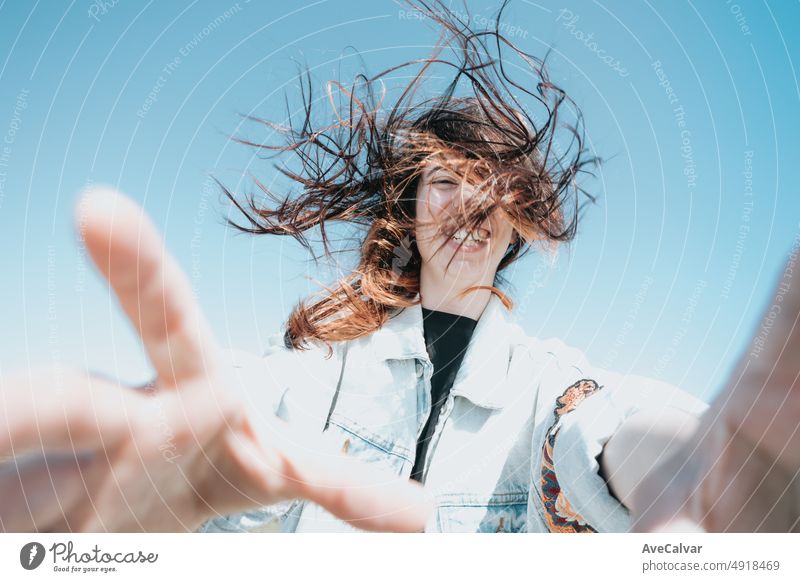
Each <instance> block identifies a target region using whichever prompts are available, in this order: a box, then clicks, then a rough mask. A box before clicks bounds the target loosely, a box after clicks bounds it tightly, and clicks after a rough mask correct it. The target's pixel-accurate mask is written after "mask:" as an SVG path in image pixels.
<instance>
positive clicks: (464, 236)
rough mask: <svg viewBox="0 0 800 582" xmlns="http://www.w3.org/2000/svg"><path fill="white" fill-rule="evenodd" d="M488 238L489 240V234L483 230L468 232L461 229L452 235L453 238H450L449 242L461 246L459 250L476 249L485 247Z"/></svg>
mask: <svg viewBox="0 0 800 582" xmlns="http://www.w3.org/2000/svg"><path fill="white" fill-rule="evenodd" d="M490 238H491V236H490V233H489V231H488V230H487V229H485V228H480V229H478V230H473V231H471V232H468V231H467V230H466V229H464V228H461V229H459V230H457V231H456V232H455V233H454V234H453V236H451V237H450V241H451V242H453V243H455V244H456V245H461V248H465V249H478V248H480V247H483V246H486V244H487V242H488V240H489V239H490ZM462 243H463V244H462Z"/></svg>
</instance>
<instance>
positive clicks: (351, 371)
mask: <svg viewBox="0 0 800 582" xmlns="http://www.w3.org/2000/svg"><path fill="white" fill-rule="evenodd" d="M313 346H314V347H313V349H311V350H306V351H303V350H290V349H287V348H286V347H284V345H283V340H282V336H281V335H280V334H276V335H275V336H273V337H272V338H271V344H270V347H269V348H268V350H267V352H266V354H265V355H264V357H263V358H258V357H257V356H254V355H252V354H247V353H244V352H240V351H235V350H230V351H228V352H226V357H227V358H229V362H230V365H231V366H233V367H234V368H236V369H237V371H238V372H239V377H240V378H243V380H242V381H244V382H249V383H251V384H252V386H251V388H252V387H255V388H256V389H258V390H265V391H268V392H267V393H266V394H267V395H268V402H269V403H270V406H271V407H272V410H271V411H269V412H267V413H274V414H277V415H278V416H279V417H281V418H283V419H284V420H286V421H287V422H290V423H293V424H294V425H295V426H298V427H302V428H301V429H302V430H309V431H315V432H320V433H322V434H323V437H324V438H330V439H333V440H334V442H335V443H336V445H337V446H339V447H340V448H341V450H342V451H345V452H346V454H348V455H352V456H355V457H357V458H359V459H361V460H363V461H365V462H368V463H378V464H380V465H382V466H384V467H388V468H390V469H391V470H392V471H394V472H395V473H397V474H399V475H403V476H406V477H408V476H409V475H410V473H411V468H412V466H413V464H414V454H415V450H416V442H417V438H418V436H419V434H420V432H421V431H422V427H423V426H424V424H425V421H426V419H427V417H428V414H429V413H430V408H431V402H430V381H431V374H432V372H433V369H432V368H433V366H432V364H431V362H430V359H429V357H428V354H427V350H426V347H425V340H424V335H423V324H422V310H421V307H420V306H419V305H415V306H413V307H409V308H406V309H403V310H400V311H398V312H397V313H396V315H393V317H392V318H390V319H389V321H388V322H387V323H385V324H384V325H383V327H381V328H380V329H379V330H378V331H376V332H374V333H373V334H371V335H369V336H366V337H363V338H359V339H356V340H350V341H345V342H334V343H333V344H332V346H333V348H334V351H333V355H332V356H331V357H330V358H326V357H325V355H326V353H327V349H326V347H325V346H323V345H322V344H316V343H315V344H313ZM666 407H677V408H679V409H682V410H685V411H688V412H690V413H692V414H696V415H699V414H701V413H702V412H703V411H704V410H705V409H706V405H705V404H704V403H702V402H700V401H699V400H697V399H695V398H694V397H692V396H690V395H689V394H687V393H686V392H684V391H682V390H679V389H678V388H676V387H674V386H672V385H670V384H667V383H665V382H662V381H659V380H655V379H652V378H647V377H644V376H638V375H629V374H628V375H623V374H619V373H615V372H611V371H608V370H603V369H599V368H595V367H592V366H591V365H590V364H589V362H587V361H586V358H585V357H584V355H583V353H582V352H581V351H579V350H577V349H575V348H572V347H569V346H567V345H565V344H564V343H563V342H562V341H560V340H557V339H547V340H542V339H537V338H533V337H529V336H527V335H525V333H524V332H523V330H522V329H521V328H520V326H519V325H517V324H516V323H515V322H513V321H512V318H511V314H510V313H509V312H508V311H507V310H506V308H505V307H504V306H503V304H502V302H501V301H500V300H499V298H498V297H496V296H494V295H492V297H491V299H490V301H489V303H488V304H487V307H486V309H485V310H484V312H483V314H482V315H481V317H480V319H479V321H478V324H477V325H476V327H475V331H474V333H473V336H472V340H471V342H470V345H469V347H468V349H467V352H466V354H465V356H464V360H463V362H462V365H461V368H460V369H459V371H458V374H457V376H456V379H455V381H454V383H453V386H452V389H451V391H450V395H449V397H448V399H447V401H446V403H445V405H444V408H443V409H442V412H441V414H440V416H439V420H438V423H437V425H436V428H435V431H434V434H433V437H432V440H431V444H430V447H429V449H428V456H427V458H426V461H425V470H424V481H425V486H426V487H427V488H428V489H429V490H430V491H431V492H432V493H433V494H434V497H435V500H436V510H435V512H434V514H433V515H432V517H431V519H430V520H429V522H428V524H427V525H426V527H425V531H426V532H548V531H552V532H593V531H597V532H611V531H626V530H627V529H628V528H629V525H630V517H629V513H628V510H627V509H626V508H625V507H624V506H623V505H622V504H621V503H619V502H618V501H617V500H616V499H615V498H614V497H613V496H612V495H611V494H610V493H609V490H608V488H607V486H606V484H605V482H604V480H603V479H602V478H601V477H600V475H599V474H598V469H599V465H598V461H597V456H598V455H599V454H600V453H601V452H602V448H603V445H604V444H605V442H606V441H607V440H608V439H609V438H610V437H611V435H612V434H613V433H614V431H615V430H616V429H617V427H618V426H619V425H620V424H621V423H622V422H623V421H624V420H625V419H626V418H627V417H628V416H630V415H631V414H633V413H634V412H636V411H637V410H640V409H643V408H647V409H649V410H655V411H658V410H663V409H664V408H666ZM263 529H277V530H279V531H283V532H304V531H331V532H334V531H336V532H339V531H359V530H357V529H356V528H354V527H353V526H351V525H349V524H347V523H346V522H344V521H342V520H340V519H338V518H336V517H334V516H333V515H331V514H330V513H329V512H327V511H326V510H324V509H322V508H321V507H320V506H318V505H317V504H315V503H313V502H310V501H306V500H289V501H286V502H282V503H277V504H274V505H269V506H266V507H263V508H259V509H256V510H253V511H248V512H244V513H240V514H236V515H230V516H219V517H217V518H214V519H211V520H209V521H207V522H206V523H205V524H204V525H203V526H202V527H201V528H200V529H199V530H198V531H204V532H216V531H259V530H263Z"/></svg>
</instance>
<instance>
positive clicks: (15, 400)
mask: <svg viewBox="0 0 800 582" xmlns="http://www.w3.org/2000/svg"><path fill="white" fill-rule="evenodd" d="M80 212H81V216H80V223H81V225H82V227H83V232H82V235H83V237H84V240H85V242H86V245H87V248H88V250H89V252H90V254H91V256H92V258H93V260H94V262H95V264H96V265H97V267H98V269H99V270H100V272H101V273H102V274H103V276H104V277H105V278H106V279H107V280H108V282H109V283H110V285H111V287H112V288H113V291H114V293H115V294H116V296H117V298H118V300H119V302H120V305H121V306H122V308H123V310H124V311H125V313H126V314H127V316H128V317H129V319H130V321H131V322H132V323H133V325H134V326H135V328H136V330H137V332H138V333H139V335H140V337H141V339H142V342H143V344H144V346H145V348H146V351H147V354H148V356H149V358H150V360H151V362H152V364H153V367H154V369H155V371H156V375H157V378H156V380H155V382H154V384H153V386H152V388H151V389H148V390H144V391H143V390H130V389H125V388H121V387H119V386H118V385H114V384H113V383H112V382H109V381H107V380H105V379H102V378H99V377H97V376H89V375H86V374H82V373H68V374H66V375H63V374H61V375H59V374H56V373H48V372H38V373H32V372H29V373H24V374H18V375H16V376H13V377H10V378H5V379H2V378H0V383H2V389H3V393H4V394H5V395H6V396H5V398H4V400H5V402H4V404H5V406H4V407H2V408H0V415H3V416H4V417H5V418H2V417H0V425H2V424H5V425H6V426H8V428H9V430H8V434H3V433H0V459H2V457H3V456H8V455H13V457H14V461H12V462H10V463H5V464H3V465H0V483H2V484H3V489H4V492H7V494H6V495H4V498H3V499H0V518H2V524H3V528H4V529H6V530H12V531H20V530H30V529H37V530H49V531H53V530H56V531H60V530H73V531H75V530H78V531H111V530H113V531H136V530H142V529H144V530H148V531H165V530H166V531H174V530H193V529H196V527H198V526H199V525H200V524H201V523H202V522H203V521H204V520H205V519H208V518H209V517H211V516H213V515H217V514H225V513H230V512H234V511H237V510H244V509H247V508H250V507H254V506H259V505H264V504H268V503H273V502H276V501H279V500H281V499H287V498H294V497H304V498H307V499H311V500H313V501H316V502H318V503H320V504H321V505H323V506H325V507H326V508H327V509H328V510H330V511H331V512H332V513H334V514H335V515H337V516H339V517H341V518H343V519H346V520H349V521H352V522H353V523H354V524H355V525H358V526H360V527H363V528H365V529H389V530H401V531H402V530H411V531H415V530H419V529H421V528H422V526H423V525H424V523H425V520H426V518H427V513H428V511H429V510H430V502H429V500H428V499H426V498H425V497H424V496H423V492H422V489H421V488H420V487H418V486H416V484H412V483H408V482H404V481H401V480H398V478H397V477H396V476H390V475H387V474H385V473H383V472H379V471H377V470H375V469H372V468H369V467H366V466H363V465H361V464H359V463H356V462H355V461H352V460H351V459H348V458H346V457H344V456H342V455H338V454H335V453H334V452H333V451H329V450H328V449H327V448H326V447H325V446H324V445H323V443H322V441H321V440H316V439H315V438H314V437H313V436H312V435H299V434H295V433H293V432H291V431H290V428H289V427H288V426H286V425H285V424H284V423H282V421H280V419H278V418H277V417H272V418H270V417H268V416H265V415H264V414H263V411H264V410H265V408H263V407H261V406H260V404H262V405H263V403H259V400H258V399H259V395H260V392H259V391H258V390H257V387H254V388H256V390H252V391H250V390H248V388H249V387H248V386H247V385H246V384H242V383H239V382H236V381H235V378H233V377H232V376H231V371H230V370H229V369H228V367H227V366H225V365H224V364H223V362H222V359H221V352H220V350H219V349H218V348H217V346H216V343H215V341H214V338H213V337H212V334H211V333H210V331H209V329H208V326H207V324H206V322H205V319H204V318H203V316H202V314H201V312H200V309H199V308H198V306H197V305H196V303H195V301H194V299H193V297H192V294H191V290H190V287H189V284H188V281H187V280H186V278H185V276H184V275H183V273H182V272H181V271H180V269H179V268H178V266H177V264H176V263H175V261H174V259H172V257H171V256H170V255H169V254H168V253H167V252H166V250H165V249H164V246H163V243H162V241H161V239H160V237H159V235H158V233H157V231H156V230H155V228H154V227H153V225H152V224H151V222H150V221H149V220H148V219H147V217H146V216H145V215H144V213H143V211H142V210H141V209H140V208H139V207H138V206H136V205H135V204H134V203H133V202H131V201H130V200H129V199H127V198H125V197H123V196H121V195H117V194H115V193H113V192H103V191H96V192H94V193H90V194H89V195H88V196H85V197H84V199H83V200H82V203H81V205H80ZM54 385H55V386H57V387H58V388H59V389H58V390H54V389H53V387H54ZM245 403H247V404H245ZM259 408H260V410H259ZM255 419H257V420H255ZM3 421H4V422H3ZM32 421H35V422H32ZM356 491H357V492H358V493H357V494H356ZM356 495H357V497H356ZM32 500H35V501H33V502H32Z"/></svg>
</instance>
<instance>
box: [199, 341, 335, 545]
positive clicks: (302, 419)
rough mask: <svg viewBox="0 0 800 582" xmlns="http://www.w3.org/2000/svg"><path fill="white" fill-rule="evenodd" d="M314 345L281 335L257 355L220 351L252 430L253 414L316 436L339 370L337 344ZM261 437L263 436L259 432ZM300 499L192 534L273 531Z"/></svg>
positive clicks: (224, 519)
mask: <svg viewBox="0 0 800 582" xmlns="http://www.w3.org/2000/svg"><path fill="white" fill-rule="evenodd" d="M331 347H332V348H333V349H332V352H330V353H329V351H328V349H327V347H326V346H324V345H323V344H321V343H318V342H314V343H312V344H311V345H310V349H308V350H294V349H289V348H286V347H285V346H284V345H283V337H282V335H281V334H275V335H273V336H271V337H270V338H269V340H268V345H267V348H266V350H265V351H264V354H263V356H258V355H256V354H253V353H250V352H247V351H243V350H237V349H226V350H223V351H222V354H221V356H222V365H223V370H224V374H226V379H227V381H228V383H229V386H230V387H231V389H233V390H238V391H239V392H240V394H242V396H243V398H244V399H245V400H246V402H247V406H248V409H249V410H250V411H251V412H250V413H251V414H252V415H254V417H255V418H253V419H252V421H253V424H254V426H255V427H256V431H257V432H258V424H259V423H258V418H257V417H258V416H260V415H274V416H277V417H279V418H281V419H282V420H284V421H286V422H287V423H289V424H290V425H291V427H292V429H293V430H296V431H299V432H301V433H303V432H304V431H313V432H322V430H323V428H324V425H325V422H326V420H327V413H328V411H329V409H330V404H331V401H332V397H333V395H334V394H335V391H336V387H337V386H338V383H339V379H340V374H341V370H342V361H343V357H342V351H343V349H342V345H340V344H337V343H332V344H331ZM263 438H268V437H267V434H266V433H264V434H263ZM300 501H301V500H297V499H288V500H285V501H281V502H279V503H275V504H271V505H268V506H264V507H260V508H254V509H252V510H250V511H246V512H242V513H238V514H235V515H226V516H217V517H215V518H213V519H210V520H208V521H207V522H205V523H204V524H203V525H202V526H201V527H200V528H199V529H198V530H197V531H198V532H246V531H253V532H255V531H279V530H280V529H281V528H282V526H283V524H284V523H285V522H286V521H287V517H288V516H289V515H290V513H291V512H292V511H293V510H296V509H297V508H298V507H300V506H301V503H300Z"/></svg>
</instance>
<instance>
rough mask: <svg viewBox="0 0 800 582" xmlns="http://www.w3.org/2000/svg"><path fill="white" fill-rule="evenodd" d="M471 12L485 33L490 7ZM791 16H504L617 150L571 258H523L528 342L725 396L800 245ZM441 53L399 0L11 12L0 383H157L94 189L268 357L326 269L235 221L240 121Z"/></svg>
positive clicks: (1, 54) (600, 177) (603, 146)
mask: <svg viewBox="0 0 800 582" xmlns="http://www.w3.org/2000/svg"><path fill="white" fill-rule="evenodd" d="M454 6H455V7H457V8H459V9H460V6H459V5H457V4H456V5H454ZM469 7H470V11H471V12H472V14H473V23H474V24H477V25H480V24H481V23H485V22H487V21H490V20H491V19H492V18H493V16H494V14H495V12H496V9H497V2H495V1H488V0H481V1H471V0H470V2H469ZM798 25H800V4H798V3H797V2H757V1H744V0H742V1H739V2H726V1H724V0H719V1H714V2H682V1H679V2H673V1H669V2H667V1H661V2H652V1H643V2H635V3H634V2H621V1H616V2H602V3H601V2H590V1H573V0H563V1H562V2H559V3H552V2H540V3H536V2H529V1H526V0H513V1H512V3H511V6H510V7H509V9H508V11H507V13H506V14H505V15H504V19H503V23H502V26H503V28H504V30H505V32H507V33H508V34H509V36H511V37H512V39H513V40H514V41H516V42H517V43H518V44H519V45H520V46H521V47H522V48H523V49H525V50H526V51H528V52H531V53H535V54H539V55H543V54H544V52H545V50H546V49H547V47H549V46H552V47H553V54H552V55H551V60H550V61H549V62H550V70H551V74H552V77H553V79H554V80H555V81H556V82H557V83H558V84H559V85H561V86H562V87H563V88H564V89H565V90H566V91H567V93H568V94H569V95H570V96H571V97H572V98H573V99H574V100H575V101H576V102H577V103H578V105H579V106H580V107H581V108H582V110H583V113H584V115H585V119H586V131H587V137H588V139H589V142H588V144H587V145H588V146H589V148H590V149H591V151H592V153H593V154H596V155H599V156H601V157H603V158H606V159H607V162H606V163H605V165H604V166H603V167H602V168H601V170H600V172H599V173H598V174H597V179H593V180H589V181H584V186H586V187H587V188H588V189H589V190H590V191H592V192H594V193H596V194H597V195H598V196H599V202H598V204H597V205H595V206H593V207H590V208H588V209H587V212H586V215H585V220H584V222H583V223H582V225H581V228H580V234H579V237H578V239H577V240H576V242H575V243H573V244H572V246H571V247H570V248H569V250H566V251H565V252H563V253H562V254H561V256H560V257H559V260H558V261H557V263H556V265H555V267H554V268H549V267H547V266H546V265H545V263H544V262H543V261H542V259H541V258H540V257H539V256H536V255H530V256H529V257H528V259H527V260H526V261H523V262H521V263H519V264H518V265H517V267H516V269H515V270H514V273H513V277H512V278H513V288H512V289H511V293H512V297H514V298H515V299H516V301H517V309H518V317H519V319H520V321H521V323H522V324H523V326H524V327H525V328H526V329H527V330H528V332H529V333H530V334H532V335H538V336H542V337H550V336H558V337H561V338H563V339H564V340H565V341H566V342H567V343H570V344H572V345H575V346H577V347H580V348H581V349H583V350H584V351H586V353H587V354H588V356H589V357H590V359H591V360H592V361H593V362H595V363H596V364H598V365H603V366H606V367H611V368H614V369H619V370H622V371H632V372H636V373H640V374H645V375H648V376H655V377H659V378H662V379H664V380H667V381H669V382H672V383H675V384H679V385H681V386H682V387H684V388H685V389H687V390H689V391H690V392H693V393H695V394H698V395H700V396H701V397H703V398H706V399H707V398H709V397H710V396H711V395H712V394H713V393H714V392H715V391H716V390H718V389H719V388H720V387H721V383H722V382H723V380H724V378H725V375H726V374H727V373H728V372H729V370H730V367H731V366H732V364H733V362H734V361H735V358H736V356H737V354H738V353H739V351H740V350H741V349H742V348H743V344H744V343H745V342H746V340H747V339H748V337H749V336H750V335H751V333H752V330H753V326H754V325H755V323H756V321H757V319H758V317H759V315H760V312H761V309H762V307H763V305H764V303H765V302H766V301H767V299H768V294H769V292H770V290H771V288H772V285H773V282H774V279H775V277H776V275H777V273H778V269H779V267H780V265H781V264H782V262H783V259H784V256H785V254H786V253H787V252H788V249H789V247H790V245H791V243H792V240H793V239H794V237H795V236H796V235H797V234H798V232H799V231H800V227H799V226H798V223H799V222H800V198H799V195H798V188H797V186H796V184H797V183H798V181H799V180H798V179H799V178H800V168H798V166H799V165H800V164H798V160H800V146H799V145H798V143H799V140H798V137H797V136H798V135H800V114H799V113H800V91H799V90H798V78H797V77H798V71H797V65H798V64H800V38H798V36H797V33H796V31H797V29H798ZM435 38H436V34H435V31H434V30H432V29H431V28H430V27H429V26H428V25H427V24H426V23H425V22H422V21H420V20H419V19H417V18H415V17H414V15H413V14H410V13H409V12H408V9H407V8H406V7H405V6H402V5H398V4H395V3H393V2H391V1H389V0H376V1H373V2H348V1H343V0H321V1H318V2H308V1H306V0H303V1H298V2H282V3H275V2H269V3H266V2H264V3H260V2H258V3H257V2H247V1H245V0H240V1H239V2H238V3H228V2H200V1H197V2H168V3H167V2H160V3H155V2H152V1H151V2H147V3H145V2H134V1H132V0H118V1H116V2H113V1H111V0H107V1H106V2H102V1H99V0H98V1H96V2H90V1H88V0H86V1H73V2H60V3H54V2H41V1H39V2H22V1H16V2H12V1H5V2H1V3H0V47H1V50H0V242H1V243H2V249H3V258H4V263H5V275H4V277H3V278H2V283H0V304H2V305H3V311H2V318H3V325H2V329H3V331H2V350H1V351H0V371H2V372H4V373H5V372H9V371H10V370H12V369H15V368H20V367H26V366H32V365H56V366H62V367H66V366H77V367H88V368H92V369H97V370H102V371H105V372H106V373H110V374H114V375H117V376H120V377H122V378H125V379H129V380H131V381H136V380H139V379H143V378H145V377H147V376H149V374H150V372H149V369H148V367H147V363H146V360H145V359H144V357H143V354H142V352H141V350H140V348H139V347H138V342H137V340H136V337H135V335H134V334H133V333H132V330H131V328H130V326H129V325H128V323H127V322H126V321H125V320H124V318H123V317H122V315H121V312H120V311H119V309H118V308H117V306H116V303H115V302H114V301H113V300H112V299H110V298H109V296H108V293H107V289H106V286H105V284H104V283H103V282H102V281H101V280H100V279H99V278H98V277H97V275H96V274H95V272H94V271H93V268H92V267H91V265H90V264H88V263H87V257H86V255H85V253H84V252H83V251H82V249H81V248H80V246H79V244H78V243H77V241H76V237H75V233H74V229H73V225H72V207H73V205H74V202H75V198H76V195H77V193H78V192H79V190H80V189H81V188H82V187H83V186H84V185H86V184H87V183H91V182H93V183H99V182H104V183H110V184H113V185H115V186H117V187H119V188H120V189H122V190H123V191H125V192H127V193H128V194H130V195H131V196H132V197H134V198H135V199H137V200H138V201H140V202H141V203H142V204H144V206H145V207H146V208H147V209H148V210H149V212H150V213H151V215H152V216H153V217H154V220H155V221H156V223H157V224H158V225H159V226H160V227H161V228H162V229H163V230H164V232H165V234H166V238H167V242H168V245H169V247H170V249H171V250H172V252H173V253H174V254H175V255H176V256H177V258H178V260H179V261H180V263H181V264H182V265H183V266H184V267H185V269H186V270H187V272H188V273H189V275H190V277H191V279H192V283H193V286H194V288H195V290H196V292H197V296H198V298H199V300H200V302H201V304H202V306H203V307H204V309H205V311H206V313H207V314H208V317H209V319H210V321H211V323H212V326H213V328H214V330H215V331H216V333H217V334H218V336H219V338H220V342H221V343H222V344H225V345H232V346H235V347H239V348H244V349H249V350H252V351H256V352H257V351H259V350H260V349H261V346H262V345H263V343H264V341H265V339H266V337H267V336H268V335H270V334H272V333H274V332H276V331H278V330H279V329H280V327H281V325H282V323H283V321H284V320H285V317H286V315H287V314H288V312H289V310H290V309H291V307H292V306H293V305H294V303H295V301H296V300H297V299H298V298H299V297H301V296H303V295H306V294H307V293H308V292H309V291H310V290H311V289H312V288H313V287H312V285H311V283H309V281H308V280H307V279H306V276H307V275H314V274H315V273H316V271H315V268H314V266H313V264H308V263H307V262H305V261H304V254H303V252H302V251H301V250H300V249H299V248H298V247H297V245H296V244H295V243H293V242H292V241H287V240H283V239H267V238H254V237H248V236H245V235H241V234H234V232H233V231H232V230H231V229H230V228H228V227H226V226H225V225H224V224H223V223H222V220H221V218H222V216H224V213H225V212H226V208H227V207H226V206H225V205H224V204H223V201H222V200H221V199H220V197H219V193H218V191H217V190H216V189H214V188H212V187H210V184H209V181H208V176H209V175H210V174H213V175H215V176H217V177H219V178H220V179H222V180H223V181H225V182H226V183H227V184H228V185H230V186H231V187H233V188H235V189H236V190H238V191H245V190H246V188H249V187H250V184H249V182H248V181H247V180H248V178H247V174H248V173H252V174H254V175H256V176H258V177H259V178H261V179H264V180H270V179H271V178H273V177H274V175H273V170H272V168H271V166H270V164H269V163H267V162H265V161H263V160H261V159H259V158H257V157H254V156H253V152H252V151H251V150H249V149H248V148H245V147H244V146H241V145H236V144H234V143H232V142H230V141H229V140H228V139H227V137H226V136H227V135H228V134H232V133H236V132H237V131H244V135H249V136H250V137H258V135H259V134H257V132H256V131H255V128H254V127H253V126H245V127H244V128H243V129H240V128H239V123H240V121H241V118H240V117H239V114H240V113H250V114H255V115H260V116H263V117H269V118H280V116H281V115H282V114H283V109H282V103H283V93H284V92H285V91H288V92H289V95H290V100H291V99H292V97H293V96H294V98H295V99H294V102H295V103H296V102H297V101H296V96H297V80H296V77H295V76H296V71H297V68H296V63H298V62H299V63H305V64H307V65H308V66H309V67H310V68H311V69H312V70H313V73H314V77H315V89H316V90H317V91H320V90H321V89H322V87H323V86H324V83H325V81H326V80H328V79H330V78H341V79H342V80H343V81H347V75H348V74H352V72H353V71H356V70H358V68H359V66H361V63H362V62H363V64H364V65H365V66H366V67H367V69H368V70H369V71H371V72H376V71H378V70H381V69H383V68H385V67H388V66H391V65H392V64H395V63H397V62H400V61H405V60H408V59H413V58H417V57H424V56H427V55H428V53H429V48H430V46H431V45H432V43H433V42H434V41H435ZM176 59H177V60H176ZM359 59H361V61H359ZM342 75H344V77H342ZM397 81H398V83H399V82H401V81H402V79H398V80H397ZM748 172H749V173H748Z"/></svg>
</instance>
